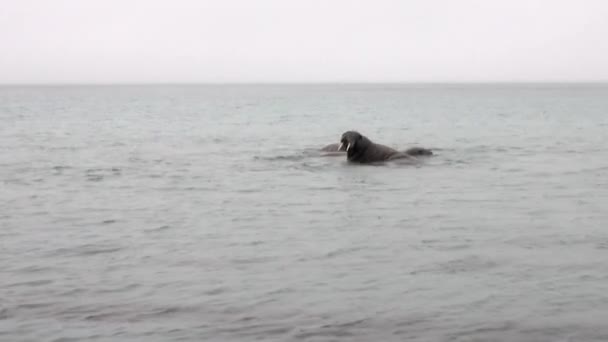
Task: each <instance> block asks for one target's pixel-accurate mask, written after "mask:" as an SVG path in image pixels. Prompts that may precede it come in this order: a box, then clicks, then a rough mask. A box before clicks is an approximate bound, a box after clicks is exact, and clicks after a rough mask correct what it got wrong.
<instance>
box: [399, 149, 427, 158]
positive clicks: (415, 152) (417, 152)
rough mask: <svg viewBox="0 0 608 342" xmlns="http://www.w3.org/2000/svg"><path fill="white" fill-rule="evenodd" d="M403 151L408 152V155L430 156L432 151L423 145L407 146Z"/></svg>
mask: <svg viewBox="0 0 608 342" xmlns="http://www.w3.org/2000/svg"><path fill="white" fill-rule="evenodd" d="M404 153H407V154H409V155H410V156H417V157H418V156H432V155H433V152H432V151H431V150H429V149H428V148H424V147H412V148H408V149H407V150H405V151H404Z"/></svg>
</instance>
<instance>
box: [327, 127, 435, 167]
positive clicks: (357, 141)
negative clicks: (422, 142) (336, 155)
mask: <svg viewBox="0 0 608 342" xmlns="http://www.w3.org/2000/svg"><path fill="white" fill-rule="evenodd" d="M338 150H341V151H343V150H346V159H347V160H348V161H349V162H354V163H376V162H383V161H388V160H394V159H407V158H409V159H413V160H414V159H415V157H414V156H415V155H429V154H432V152H431V151H430V150H427V149H424V148H421V147H414V148H410V149H408V150H407V151H406V152H400V151H397V150H395V149H394V148H391V147H388V146H386V145H381V144H376V143H374V142H373V141H371V140H370V139H368V138H367V137H366V136H364V135H362V134H361V133H359V132H357V131H347V132H344V133H343V134H342V137H341V138H340V146H339V147H338ZM408 152H409V153H408Z"/></svg>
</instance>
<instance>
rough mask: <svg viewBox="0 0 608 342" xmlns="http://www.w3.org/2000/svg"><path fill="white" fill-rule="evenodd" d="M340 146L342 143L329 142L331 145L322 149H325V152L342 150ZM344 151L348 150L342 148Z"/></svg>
mask: <svg viewBox="0 0 608 342" xmlns="http://www.w3.org/2000/svg"><path fill="white" fill-rule="evenodd" d="M339 148H340V144H339V143H335V144H329V145H327V146H325V147H323V148H321V151H323V152H340V150H339ZM342 151H344V152H346V150H342Z"/></svg>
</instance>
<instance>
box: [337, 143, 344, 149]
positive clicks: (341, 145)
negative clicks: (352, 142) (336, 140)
mask: <svg viewBox="0 0 608 342" xmlns="http://www.w3.org/2000/svg"><path fill="white" fill-rule="evenodd" d="M342 147H344V143H343V142H341V143H340V146H338V151H342Z"/></svg>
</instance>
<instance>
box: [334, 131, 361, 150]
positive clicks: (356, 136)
mask: <svg viewBox="0 0 608 342" xmlns="http://www.w3.org/2000/svg"><path fill="white" fill-rule="evenodd" d="M362 138H363V136H362V135H361V134H360V133H359V132H356V131H347V132H344V133H342V137H340V147H339V148H338V150H339V151H346V152H348V151H350V150H351V149H352V148H354V147H355V145H356V144H357V142H358V141H359V140H361V139H362Z"/></svg>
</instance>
